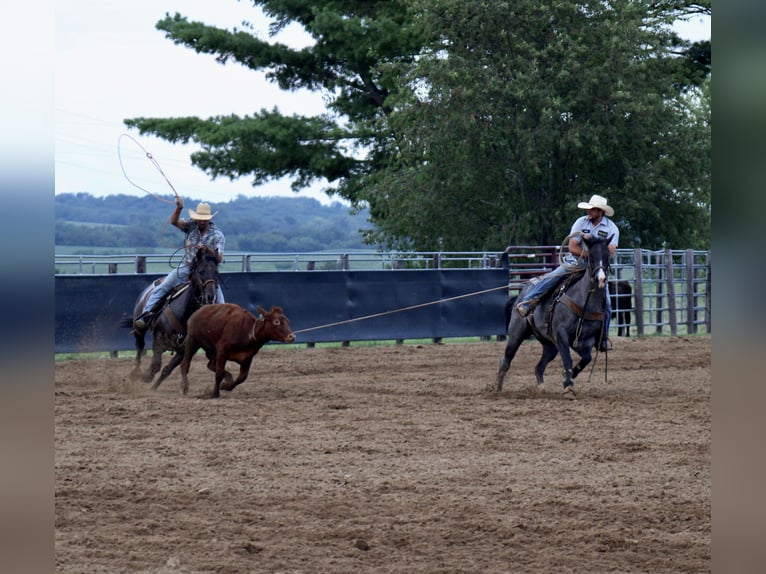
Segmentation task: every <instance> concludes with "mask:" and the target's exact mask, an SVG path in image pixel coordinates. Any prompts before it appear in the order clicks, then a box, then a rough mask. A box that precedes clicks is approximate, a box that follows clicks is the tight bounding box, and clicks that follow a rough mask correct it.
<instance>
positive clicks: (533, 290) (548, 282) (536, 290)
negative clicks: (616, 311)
mask: <svg viewBox="0 0 766 574" xmlns="http://www.w3.org/2000/svg"><path fill="white" fill-rule="evenodd" d="M564 262H565V265H559V266H558V267H556V269H554V270H553V271H551V272H549V273H546V274H545V275H543V276H542V277H540V278H539V281H537V282H536V283H532V285H531V286H530V288H529V291H527V292H526V293H525V294H524V298H523V299H522V298H521V297H519V301H518V303H517V305H518V304H520V303H531V304H533V305H536V304H537V303H538V301H539V300H540V299H542V297H543V296H544V295H545V294H546V293H548V292H549V291H550V290H551V289H553V288H554V287H556V286H557V285H558V284H559V283H561V281H563V280H564V278H565V277H566V276H567V275H569V274H570V273H572V272H573V271H578V270H580V269H584V268H585V265H583V264H579V263H578V262H577V261H576V260H575V259H574V257H572V256H571V255H569V254H567V255H565V256H564ZM605 303H606V305H605V309H604V336H605V337H606V336H609V324H610V323H611V321H612V298H611V297H609V293H608V291H607V293H606V302H605Z"/></svg>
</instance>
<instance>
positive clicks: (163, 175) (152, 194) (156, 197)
mask: <svg viewBox="0 0 766 574" xmlns="http://www.w3.org/2000/svg"><path fill="white" fill-rule="evenodd" d="M123 137H126V138H129V139H131V140H133V142H134V143H135V144H136V145H137V146H138V147H140V148H141V149H142V150H143V152H144V154H146V157H147V159H148V160H149V161H150V162H152V164H153V165H154V167H156V168H157V171H159V172H160V174H161V175H162V177H164V178H165V181H166V182H167V183H168V185H169V186H170V189H172V190H173V193H175V194H176V197H178V192H177V191H176V188H175V187H173V184H172V183H170V180H169V179H168V177H167V176H166V175H165V172H164V171H162V167H160V164H159V162H158V161H157V160H156V159H154V156H153V155H152V154H151V153H150V152H148V151H147V150H146V148H144V146H142V145H141V144H140V143H139V142H138V140H137V139H136V138H134V137H133V136H131V135H130V134H120V137H119V138H118V140H117V158H118V159H119V160H120V169H121V170H122V175H124V176H125V179H127V180H128V181H129V182H130V183H131V184H132V185H134V186H136V187H137V188H138V189H140V190H141V191H144V192H146V193H148V194H149V195H151V196H152V197H154V198H155V199H159V200H160V201H164V202H165V203H174V202H172V201H170V200H167V199H165V198H164V197H160V196H159V195H156V194H154V193H152V192H151V191H149V190H148V189H144V188H143V187H141V186H140V185H138V184H137V183H135V182H134V181H133V180H131V179H130V178H129V177H128V174H127V173H126V172H125V166H123V165H122V154H121V153H120V142H121V141H122V138H123Z"/></svg>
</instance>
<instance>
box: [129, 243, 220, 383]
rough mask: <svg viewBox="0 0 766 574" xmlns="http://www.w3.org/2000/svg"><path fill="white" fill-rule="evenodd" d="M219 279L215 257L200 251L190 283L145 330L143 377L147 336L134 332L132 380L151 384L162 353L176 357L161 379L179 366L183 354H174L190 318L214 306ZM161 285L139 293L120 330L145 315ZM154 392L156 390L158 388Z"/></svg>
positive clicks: (203, 249)
mask: <svg viewBox="0 0 766 574" xmlns="http://www.w3.org/2000/svg"><path fill="white" fill-rule="evenodd" d="M219 279H220V276H219V275H218V253H217V252H216V251H214V250H211V249H209V248H207V247H200V248H199V249H198V250H197V256H196V257H195V259H194V261H193V262H192V265H191V269H190V271H189V280H188V281H187V282H186V283H184V284H183V285H181V286H179V287H178V288H177V289H174V290H173V291H172V292H171V293H170V295H169V298H168V299H166V301H165V302H164V307H162V309H161V310H160V311H159V312H158V313H157V317H156V318H155V319H154V321H152V322H151V324H150V325H149V329H148V330H149V331H151V333H152V361H151V363H150V366H149V371H148V373H146V374H142V373H141V357H142V356H143V355H144V346H145V339H144V338H145V336H146V333H141V332H137V331H135V329H134V330H133V336H134V337H135V340H136V364H135V366H134V367H133V371H132V372H131V373H130V376H131V378H133V379H137V378H142V379H143V380H144V381H146V382H151V381H152V379H154V376H155V375H156V374H157V373H158V372H159V370H160V368H161V367H162V353H163V352H165V351H176V353H175V354H174V355H173V357H171V359H170V361H169V362H168V364H167V365H166V366H165V368H164V369H162V379H164V378H166V377H167V376H168V375H169V374H170V373H171V371H172V370H173V369H175V368H176V367H177V366H178V365H179V364H180V363H181V360H182V359H183V353H178V352H177V351H178V350H179V349H183V345H184V338H185V336H186V324H187V322H188V321H189V317H191V315H192V313H194V312H195V311H196V310H197V309H199V308H200V307H201V306H202V305H205V304H208V303H215V296H216V290H217V289H218V281H219ZM160 281H161V279H158V280H157V281H154V282H152V283H151V284H150V285H149V286H148V287H147V288H146V289H144V290H143V291H142V292H141V294H140V295H139V296H138V299H137V300H136V305H135V307H134V309H133V316H132V317H127V316H126V317H124V318H123V319H122V320H121V321H120V326H122V327H131V328H132V327H133V321H135V319H136V318H138V317H139V315H141V314H142V313H143V312H144V305H145V304H146V301H147V300H148V299H149V295H150V294H151V292H152V290H154V288H155V286H156V285H158V284H159V282H160ZM162 379H160V380H162ZM153 388H155V389H156V388H157V384H155V385H154V386H153Z"/></svg>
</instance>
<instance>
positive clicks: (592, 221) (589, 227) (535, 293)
mask: <svg viewBox="0 0 766 574" xmlns="http://www.w3.org/2000/svg"><path fill="white" fill-rule="evenodd" d="M577 207H578V208H580V209H587V210H588V213H587V214H586V215H583V216H582V217H579V218H578V219H577V220H576V221H575V222H574V223H573V224H572V229H571V231H570V232H569V253H567V254H566V255H565V256H564V263H563V264H562V265H559V266H558V267H557V268H556V269H554V270H553V271H551V272H550V273H547V274H545V275H543V276H542V277H540V278H539V280H538V281H536V282H533V285H531V287H530V289H529V291H528V292H527V293H525V294H524V298H523V299H521V300H519V302H518V303H516V310H517V311H518V312H519V315H521V316H522V317H526V316H527V315H529V313H531V312H532V310H533V309H534V308H535V305H537V303H538V302H539V301H540V299H542V297H543V296H544V295H545V294H546V293H548V291H550V290H551V289H553V288H554V287H555V286H556V285H558V284H559V283H560V282H561V280H562V279H563V278H564V277H566V276H567V275H568V274H569V273H573V272H575V271H579V270H582V269H584V268H585V262H584V261H583V260H581V259H579V257H580V255H582V253H583V248H582V238H581V234H589V235H595V236H598V237H604V238H606V237H609V236H610V235H611V236H612V240H611V242H610V243H609V255H610V256H611V257H613V256H614V254H615V252H616V251H617V244H618V243H619V241H620V230H619V229H617V226H616V225H615V224H614V222H613V221H612V220H611V219H609V218H610V217H612V216H613V215H614V209H612V207H611V206H610V205H609V204H608V202H607V200H606V198H605V197H601V196H600V195H593V196H591V198H590V200H589V201H588V202H587V203H586V202H584V201H583V202H580V203H578V204H577ZM604 317H605V319H604V320H605V323H604V335H605V336H604V338H603V339H602V340H601V348H600V350H601V351H608V350H610V349H611V343H610V342H609V338H608V337H607V336H606V335H608V333H609V321H610V320H611V318H612V304H611V301H610V299H609V297H607V298H606V309H605V313H604Z"/></svg>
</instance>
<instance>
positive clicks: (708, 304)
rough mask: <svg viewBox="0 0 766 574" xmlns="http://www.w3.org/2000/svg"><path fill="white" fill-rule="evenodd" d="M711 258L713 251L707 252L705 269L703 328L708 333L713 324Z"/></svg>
mask: <svg viewBox="0 0 766 574" xmlns="http://www.w3.org/2000/svg"><path fill="white" fill-rule="evenodd" d="M712 258H713V252H712V251H709V252H708V254H707V268H706V269H705V328H706V329H707V332H708V335H709V334H710V333H711V332H712V326H713V318H712V316H711V315H712V311H713V307H712V302H713V295H712V293H711V288H712V286H713V281H712V279H711V277H712V274H713V265H712Z"/></svg>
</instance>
